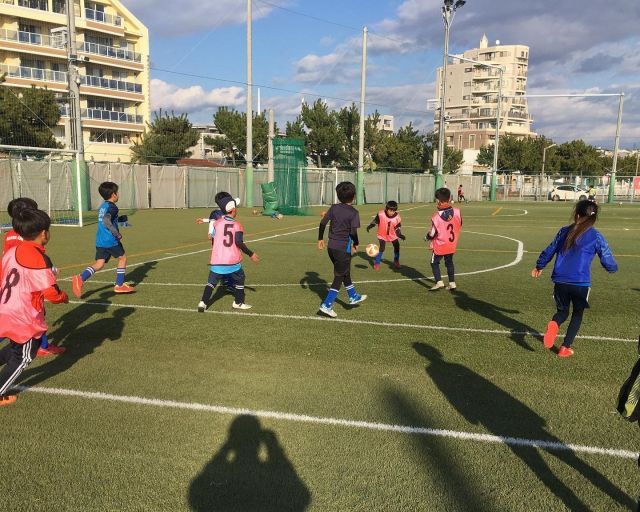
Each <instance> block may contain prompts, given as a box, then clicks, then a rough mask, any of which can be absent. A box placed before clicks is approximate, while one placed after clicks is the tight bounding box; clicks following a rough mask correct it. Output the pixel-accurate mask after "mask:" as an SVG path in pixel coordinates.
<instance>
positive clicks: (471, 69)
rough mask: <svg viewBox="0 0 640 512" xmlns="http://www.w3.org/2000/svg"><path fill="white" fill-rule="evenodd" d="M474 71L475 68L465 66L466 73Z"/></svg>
mask: <svg viewBox="0 0 640 512" xmlns="http://www.w3.org/2000/svg"><path fill="white" fill-rule="evenodd" d="M472 71H473V68H464V72H465V73H471V72H472Z"/></svg>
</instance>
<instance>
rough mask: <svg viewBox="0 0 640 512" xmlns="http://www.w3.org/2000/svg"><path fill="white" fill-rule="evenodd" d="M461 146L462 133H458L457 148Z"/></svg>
mask: <svg viewBox="0 0 640 512" xmlns="http://www.w3.org/2000/svg"><path fill="white" fill-rule="evenodd" d="M461 147H462V135H458V149H460V148H461Z"/></svg>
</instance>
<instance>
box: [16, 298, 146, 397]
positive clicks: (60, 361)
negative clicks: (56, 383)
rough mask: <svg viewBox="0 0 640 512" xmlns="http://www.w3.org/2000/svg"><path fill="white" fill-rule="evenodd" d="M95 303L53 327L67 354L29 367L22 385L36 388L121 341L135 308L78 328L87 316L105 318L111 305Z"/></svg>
mask: <svg viewBox="0 0 640 512" xmlns="http://www.w3.org/2000/svg"><path fill="white" fill-rule="evenodd" d="M103 301H104V299H103V298H101V299H100V300H99V301H98V300H97V301H95V302H103ZM95 302H94V303H92V302H88V303H87V304H81V305H80V306H78V307H76V308H74V309H73V310H71V311H69V312H68V313H66V314H64V315H63V316H61V317H60V318H59V319H58V321H56V323H55V324H54V325H57V326H58V328H57V329H56V330H55V332H54V336H55V339H56V341H57V342H64V346H65V347H66V349H67V350H66V352H65V353H64V354H61V355H59V356H56V357H53V358H50V359H47V362H46V363H44V364H41V365H38V366H31V367H29V368H28V369H27V370H26V371H25V372H24V373H23V378H22V381H21V383H20V384H21V385H24V386H36V385H38V384H40V383H42V382H44V381H46V380H47V379H49V378H50V377H53V376H55V375H57V374H59V373H63V372H66V371H67V370H69V369H70V368H71V367H72V366H73V365H75V364H76V363H77V362H78V361H79V360H80V359H82V358H84V357H86V356H88V355H90V354H93V352H94V351H95V350H96V349H97V348H98V347H99V346H100V345H102V343H103V342H105V341H107V340H109V341H118V340H119V339H120V338H121V337H122V332H123V330H124V326H125V322H126V319H127V317H129V316H130V315H131V314H133V313H134V311H135V310H134V308H127V307H124V308H117V309H113V310H112V314H111V315H109V316H107V317H104V318H100V319H98V320H95V321H93V322H90V323H87V324H85V325H83V326H82V327H79V326H80V325H81V324H82V323H83V322H84V321H85V320H86V319H87V317H88V316H91V315H103V314H106V313H107V312H108V310H109V306H108V305H102V304H96V303H95Z"/></svg>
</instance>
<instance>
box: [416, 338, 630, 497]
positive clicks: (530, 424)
mask: <svg viewBox="0 0 640 512" xmlns="http://www.w3.org/2000/svg"><path fill="white" fill-rule="evenodd" d="M413 348H414V350H415V351H416V352H417V353H418V354H419V355H421V356H422V357H424V358H425V359H426V360H427V362H428V365H427V367H426V372H427V375H428V376H429V377H430V378H431V380H432V382H433V383H434V384H435V385H436V386H437V387H438V389H439V390H440V391H441V392H442V394H443V395H444V397H445V398H446V399H447V400H448V401H449V403H450V404H451V405H452V406H453V407H454V408H455V409H456V411H458V413H459V414H461V415H462V416H463V417H464V418H465V419H466V420H467V421H468V422H469V423H471V424H473V425H478V426H481V427H484V428H485V429H487V430H488V432H489V433H490V434H493V435H496V436H501V437H505V438H509V439H506V441H507V442H505V445H506V446H508V447H509V449H510V450H511V451H512V452H513V454H514V455H516V456H517V457H518V458H519V459H520V460H521V461H522V462H523V463H524V464H526V465H527V466H528V467H529V469H530V470H531V471H532V472H533V473H534V474H535V475H536V476H537V477H538V479H539V480H540V481H541V482H542V483H543V484H544V485H545V486H546V487H547V488H548V489H549V490H550V491H551V492H552V493H553V494H554V495H555V496H557V497H558V499H560V500H561V501H562V503H564V505H565V506H566V507H567V508H568V509H569V510H589V506H588V505H587V504H586V503H583V502H582V500H581V499H580V498H579V497H578V496H577V495H576V494H575V492H574V491H573V490H572V489H570V488H569V487H567V485H566V484H565V483H564V482H563V481H562V480H560V478H558V477H557V476H556V475H554V474H553V473H552V472H551V468H549V465H548V464H547V462H546V461H545V460H544V459H543V458H542V456H541V455H540V450H544V449H545V448H544V447H539V448H538V447H536V448H534V447H531V446H522V445H518V444H516V440H515V439H514V438H513V437H511V436H513V434H514V432H515V433H517V434H518V436H519V438H520V439H521V440H522V438H528V439H531V440H536V441H541V440H542V441H545V442H550V443H560V444H562V441H560V439H558V438H557V437H555V436H554V435H553V434H552V433H551V432H550V431H549V430H548V429H547V426H546V421H545V420H544V418H542V417H540V416H539V415H538V414H537V413H536V412H535V411H533V410H532V409H530V408H529V407H527V406H526V405H525V404H523V403H522V402H520V401H519V400H517V399H516V398H514V397H512V396H511V395H509V394H508V393H506V392H505V391H503V390H502V389H500V388H499V387H497V386H496V385H495V384H493V383H492V382H491V381H489V380H487V379H485V378H484V377H482V376H481V375H479V374H477V373H475V372H474V371H472V370H470V369H468V368H466V367H465V366H462V365H460V364H457V363H449V362H447V361H445V360H444V359H443V358H442V354H441V353H440V351H438V350H437V349H436V348H434V347H431V346H430V345H427V344H425V343H414V344H413ZM545 451H547V453H549V454H550V455H553V456H554V457H557V458H558V459H559V460H560V461H562V462H564V463H565V464H566V465H567V466H568V467H569V469H570V470H574V471H577V472H578V473H580V474H581V475H582V476H583V477H584V478H585V479H587V480H588V481H589V482H591V483H592V484H593V485H594V486H595V487H596V488H598V489H599V490H601V491H602V492H604V493H606V494H607V495H608V496H610V497H611V499H612V500H614V501H615V502H617V503H618V504H620V505H622V506H624V507H626V509H627V510H629V509H632V507H633V506H634V502H633V500H631V498H630V497H629V496H627V495H626V494H625V493H624V492H623V491H622V490H621V489H619V488H618V487H617V486H615V485H614V484H613V483H612V482H611V481H610V480H609V479H608V478H607V477H606V476H604V475H603V474H601V473H599V472H598V471H597V470H595V469H594V468H592V467H591V466H589V465H588V464H587V463H586V462H584V461H583V460H582V459H580V458H578V456H577V455H576V453H575V452H573V451H571V450H569V449H561V450H558V449H547V450H545Z"/></svg>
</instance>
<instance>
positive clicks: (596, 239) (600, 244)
mask: <svg viewBox="0 0 640 512" xmlns="http://www.w3.org/2000/svg"><path fill="white" fill-rule="evenodd" d="M570 229H571V226H565V227H563V228H562V229H561V230H560V231H558V234H557V235H556V237H555V238H554V239H553V242H551V244H549V247H547V248H546V249H545V250H544V251H542V252H541V253H540V256H539V257H538V261H537V262H536V268H538V269H543V268H544V267H546V266H547V265H548V264H549V262H550V261H551V260H552V259H553V256H554V255H555V257H556V261H555V263H554V265H553V273H552V274H551V280H552V281H553V282H554V283H563V284H575V285H578V286H591V262H592V261H593V258H595V256H596V254H597V255H598V257H599V258H600V264H601V265H602V266H603V267H604V269H605V270H606V271H607V272H610V273H613V272H616V271H617V270H618V263H616V260H615V258H614V257H613V253H612V252H611V249H610V248H609V244H608V243H607V241H606V240H605V238H604V236H602V234H601V233H600V232H599V231H598V230H597V229H595V228H589V229H587V230H586V231H585V232H584V233H583V234H582V236H580V237H579V238H578V239H577V240H576V241H575V243H574V244H573V246H572V247H571V249H569V250H568V251H565V252H563V250H562V248H563V246H564V242H565V240H566V238H567V234H568V233H569V230H570Z"/></svg>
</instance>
